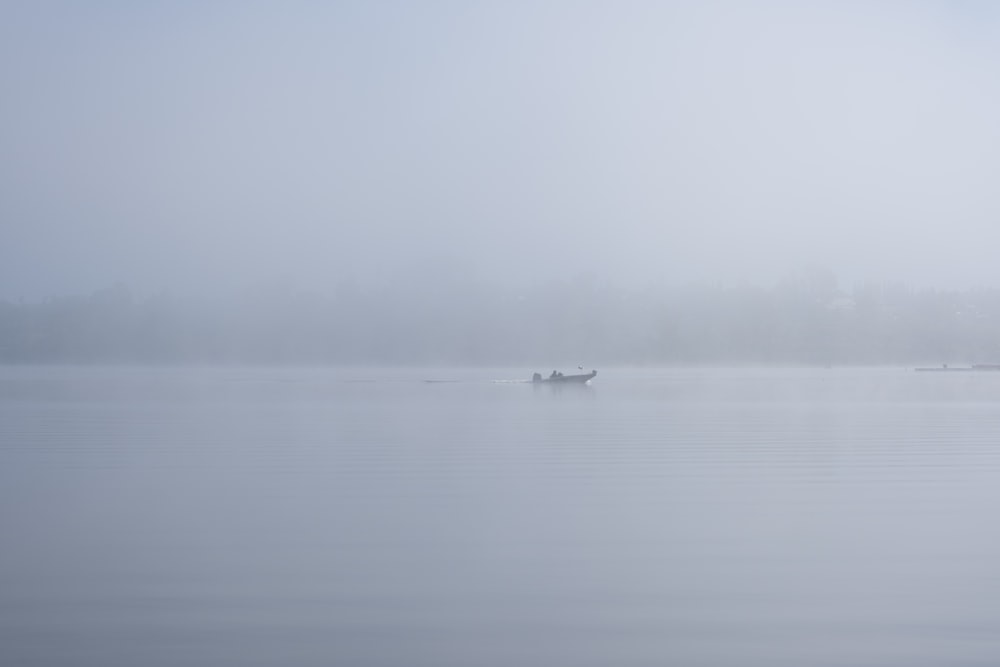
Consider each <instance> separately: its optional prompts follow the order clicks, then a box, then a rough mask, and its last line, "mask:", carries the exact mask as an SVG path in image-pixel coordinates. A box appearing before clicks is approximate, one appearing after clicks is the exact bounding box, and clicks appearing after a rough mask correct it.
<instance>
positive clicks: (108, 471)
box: [0, 368, 1000, 666]
mask: <svg viewBox="0 0 1000 667" xmlns="http://www.w3.org/2000/svg"><path fill="white" fill-rule="evenodd" d="M427 379H436V380H449V382H436V383H427V382H425V380H427ZM524 379H526V378H523V377H520V376H518V375H517V373H515V372H512V371H509V370H490V369H466V370H464V371H454V370H448V369H423V370H419V371H417V370H413V369H409V370H402V369H382V370H360V369H356V370H354V371H349V372H348V371H311V370H274V369H271V370H266V369H229V370H210V369H202V370H194V369H187V370H183V369H175V370H169V369H161V370H148V369H147V370H142V369H117V370H114V369H56V368H50V369H43V368H23V369H8V370H5V371H4V372H3V375H2V378H0V395H2V400H0V442H2V443H3V445H2V446H0V481H2V484H0V499H2V503H0V506H2V507H4V508H5V509H4V514H3V527H4V549H3V551H2V553H0V588H2V590H3V591H4V594H3V596H2V603H0V644H2V645H3V646H4V655H5V656H6V659H7V660H10V661H12V664H45V665H60V664H65V665H69V664H72V665H105V666H114V665H128V664H135V662H136V661H137V660H140V661H142V662H144V663H146V664H153V665H170V664H177V663H178V662H184V663H185V664H204V665H208V664H212V665H244V664H274V663H275V662H284V663H287V664H299V665H308V664H315V665H319V664H353V665H399V664H409V665H467V664H483V665H507V664H513V663H517V664H526V665H549V664H623V665H654V664H703V665H736V664H739V665H761V666H763V665H792V664H795V665H832V664H839V665H844V664H865V665H899V666H902V665H937V664H942V663H943V662H948V663H960V664H988V663H989V662H990V661H991V660H993V659H995V657H996V656H997V655H998V651H1000V645H998V643H997V642H998V639H997V638H998V637H1000V627H997V619H998V618H1000V614H998V612H1000V608H998V606H997V605H998V602H997V601H998V600H1000V590H998V589H997V580H996V577H995V576H994V573H995V563H996V560H997V557H998V556H1000V543H998V542H997V540H996V539H995V538H994V536H993V534H992V533H991V531H989V530H988V529H986V528H985V527H986V526H988V525H990V521H991V519H992V512H993V508H994V507H995V506H996V504H997V500H998V498H997V491H996V489H997V481H998V475H1000V459H998V457H997V453H996V452H995V451H994V450H995V448H994V447H993V444H994V443H995V441H996V434H997V428H998V427H1000V410H998V408H997V405H998V402H997V399H998V398H1000V384H998V381H1000V374H998V375H995V376H994V374H990V373H985V374H920V373H913V372H907V371H901V370H868V371H865V370H841V371H838V370H789V371H774V370H722V369H720V370H714V371H706V370H688V371H678V370H643V371H635V370H633V371H627V370H622V369H604V370H603V372H602V373H601V374H599V375H598V377H597V378H596V379H595V380H594V381H593V383H592V385H591V386H585V387H563V388H558V387H546V386H532V385H531V384H530V383H524V382H510V381H511V380H519V381H520V380H524ZM496 380H502V382H496Z"/></svg>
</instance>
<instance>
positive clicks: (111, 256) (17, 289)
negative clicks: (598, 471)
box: [0, 1, 1000, 298]
mask: <svg viewBox="0 0 1000 667" xmlns="http://www.w3.org/2000/svg"><path fill="white" fill-rule="evenodd" d="M0 89H2V104H0V298H18V297H25V298H39V297H44V296H47V295H52V294H63V293H74V292H81V291H83V292H86V291H90V290H93V289H98V288H101V287H105V286H107V285H109V284H112V283H115V282H124V283H127V284H129V285H131V286H132V287H133V289H135V290H136V291H138V292H140V293H142V292H149V291H158V290H168V291H177V292H187V291H191V290H197V289H206V290H209V291H214V290H218V289H220V288H222V289H229V288H234V287H240V286H244V285H251V284H254V283H258V282H261V281H264V282H266V281H271V280H275V279H277V280H283V281H289V282H291V283H293V284H297V285H301V286H305V287H317V288H319V289H324V288H326V287H328V286H333V285H335V284H336V283H338V282H339V281H342V280H344V279H354V280H357V281H361V282H364V281H368V280H383V281H384V280H387V279H390V278H391V277H392V276H396V275H407V272H408V271H410V270H411V269H413V268H414V267H421V266H435V265H441V266H464V267H465V269H464V270H468V271H473V272H476V273H478V274H479V275H480V276H482V277H484V278H487V279H490V280H494V281H497V282H506V281H510V282H519V281H523V280H524V279H525V278H526V277H530V278H536V277H537V278H541V279H547V278H552V277H561V276H566V277H573V276H576V275H577V274H580V273H590V274H591V275H594V276H599V277H601V278H606V279H608V280H612V281H616V282H621V283H625V284H645V283H648V282H658V281H666V282H676V281H688V280H705V279H710V280H719V281H722V282H732V283H738V282H743V281H750V282H763V283H767V282H769V281H773V280H775V279H777V278H779V277H781V275H783V274H785V273H787V272H789V271H793V270H795V269H798V268H801V267H804V266H822V267H828V268H829V269H831V270H833V271H834V272H835V273H836V274H837V275H838V276H839V277H840V279H841V280H842V281H844V282H847V283H850V281H858V280H866V279H871V280H881V279H896V280H901V281H904V282H910V283H914V284H918V285H930V286H941V287H967V286H974V285H990V286H995V287H1000V261H997V256H996V248H997V246H998V245H1000V188H998V187H997V184H998V182H1000V178H998V177H1000V122H998V120H997V119H998V118H1000V12H998V11H997V10H996V9H994V6H993V5H992V4H991V3H988V2H950V3H933V2H923V3H921V2H900V3H892V2H879V3H875V2H857V3H845V2H835V3H834V2H830V3H804V2H794V3H793V2H788V3H771V2H733V3H729V4H712V3H704V2H690V3H677V4H669V3H664V2H649V3H629V2H598V3H584V2H576V1H573V2H569V1H567V2H523V3H519V2H479V3H471V2H464V1H456V2H448V3H444V2H402V1H401V2H390V1H385V2H370V1H368V2H353V3H347V2H345V3H332V2H331V3H307V2H301V3H297V2H280V3H279V2H272V3H248V2H231V3H227V2H217V3H201V2H192V3H175V2H152V1H150V2H137V3H132V2H103V3H101V2H88V3H70V2H67V3H57V2H33V1H32V2H29V1H25V2H20V3H17V2H10V3H5V4H4V5H3V6H2V9H0Z"/></svg>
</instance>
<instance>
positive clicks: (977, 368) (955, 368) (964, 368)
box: [913, 364, 1000, 373]
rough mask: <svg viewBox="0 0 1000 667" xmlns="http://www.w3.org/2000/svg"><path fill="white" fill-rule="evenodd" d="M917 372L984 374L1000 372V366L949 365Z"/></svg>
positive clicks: (925, 368) (919, 369) (927, 367)
mask: <svg viewBox="0 0 1000 667" xmlns="http://www.w3.org/2000/svg"><path fill="white" fill-rule="evenodd" d="M913 370H916V371H928V372H938V373H941V372H944V373H949V372H952V373H969V372H982V371H1000V364H972V365H971V366H949V365H948V364H942V365H941V366H925V367H922V368H915V369H913Z"/></svg>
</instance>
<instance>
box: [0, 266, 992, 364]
mask: <svg viewBox="0 0 1000 667" xmlns="http://www.w3.org/2000/svg"><path fill="white" fill-rule="evenodd" d="M0 362H3V363H143V364H145V363H153V364H160V363H221V364H227V363H264V364H272V363H275V364H298V363H319V364H483V365H486V364H495V365H524V366H529V367H534V366H536V365H537V366H539V367H546V368H547V367H549V366H551V365H553V364H556V363H559V364H566V363H574V364H575V363H585V364H588V365H609V364H809V365H866V364H897V363H976V362H1000V290H996V289H973V290H965V291H941V290H923V289H912V288H909V287H906V286H904V285H898V284H864V285H858V286H855V287H853V288H851V289H848V290H844V289H841V288H840V287H839V286H838V285H837V282H836V280H835V279H834V278H833V277H832V276H831V275H830V274H827V273H823V272H812V273H802V274H798V275H796V276H793V277H790V278H789V279H787V280H784V281H782V282H780V283H778V284H776V285H774V286H772V287H768V288H762V287H727V286H721V285H688V286H675V287H670V288H649V289H644V290H643V289H640V290H636V289H631V290H630V289H624V288H621V287H614V286H611V285H608V284H604V283H601V282H599V281H597V280H587V279H577V280H573V281H567V282H563V283H547V284H544V285H536V286H534V287H531V288H530V289H528V288H526V289H523V290H515V289H510V288H501V287H499V286H491V285H487V284H482V283H479V282H476V281H468V282H463V281H437V282H430V283H427V282H423V283H422V282H419V281H416V282H414V283H412V284H406V285H403V286H399V287H393V288H390V287H383V288H362V287H359V286H354V285H350V284H347V285H341V286H340V287H338V288H337V289H335V290H333V291H332V292H331V293H329V294H322V295H321V294H317V293H312V292H308V291H302V290H296V289H292V288H289V287H268V288H260V289H256V290H248V291H246V292H244V293H242V294H239V295H234V296H230V297H227V298H215V299H208V298H202V299H178V298H174V297H171V296H168V295H156V296H149V297H143V298H137V297H135V296H134V295H133V294H132V293H131V292H130V291H129V290H128V289H127V288H126V287H124V286H116V287H113V288H109V289H105V290H101V291H98V292H95V293H93V294H90V295H87V296H72V297H60V298H52V299H48V300H45V301H41V302H31V303H25V302H17V303H14V302H9V301H0Z"/></svg>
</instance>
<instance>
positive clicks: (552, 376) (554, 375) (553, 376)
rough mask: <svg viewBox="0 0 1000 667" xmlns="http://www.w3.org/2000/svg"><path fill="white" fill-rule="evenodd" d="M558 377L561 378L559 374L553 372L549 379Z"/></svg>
mask: <svg viewBox="0 0 1000 667" xmlns="http://www.w3.org/2000/svg"><path fill="white" fill-rule="evenodd" d="M556 377H559V373H556V372H555V371H552V375H550V376H549V378H556Z"/></svg>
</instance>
